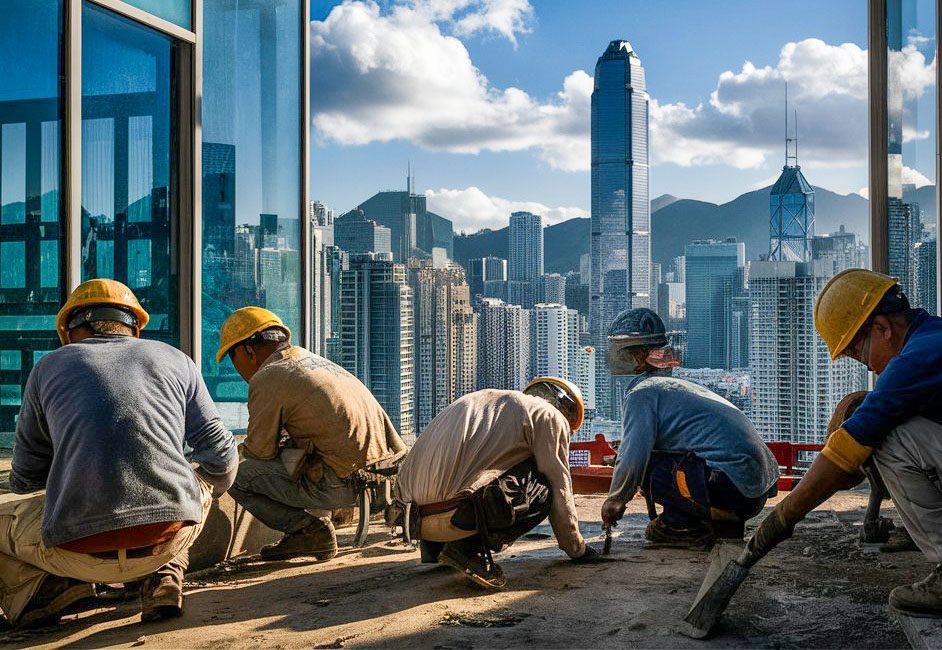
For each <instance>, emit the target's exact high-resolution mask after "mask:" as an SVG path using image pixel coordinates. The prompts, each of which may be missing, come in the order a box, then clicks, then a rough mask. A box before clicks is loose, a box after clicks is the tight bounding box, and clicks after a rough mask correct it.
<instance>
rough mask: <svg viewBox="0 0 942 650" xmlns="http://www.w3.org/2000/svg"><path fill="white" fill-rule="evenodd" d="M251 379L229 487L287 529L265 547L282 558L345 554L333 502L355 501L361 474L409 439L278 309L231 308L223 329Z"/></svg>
mask: <svg viewBox="0 0 942 650" xmlns="http://www.w3.org/2000/svg"><path fill="white" fill-rule="evenodd" d="M219 338H220V345H219V350H218V352H217V355H216V360H217V361H220V362H221V361H222V359H223V357H224V356H226V355H227V354H228V355H229V357H230V359H232V363H233V365H234V366H235V368H236V370H237V371H238V372H239V374H240V375H241V376H242V378H243V379H245V380H246V381H247V382H248V384H249V403H248V406H249V424H248V431H247V435H246V438H245V442H243V443H242V445H240V451H241V454H242V456H243V458H244V460H243V461H242V462H241V463H240V464H239V473H238V475H237V476H236V480H235V483H234V484H233V485H232V488H230V490H229V494H231V495H232V497H233V498H234V499H235V500H236V501H237V502H238V503H239V504H241V505H242V506H244V507H245V509H246V510H248V511H249V512H251V513H252V514H253V515H254V516H255V517H256V518H257V519H259V520H260V521H261V522H262V523H264V524H265V525H266V526H268V527H269V528H274V529H275V530H280V531H282V532H283V533H285V535H284V537H283V538H282V539H281V541H279V542H278V543H276V544H271V545H269V546H266V547H265V548H263V549H262V550H261V555H262V558H264V559H272V560H280V559H287V558H292V557H298V556H313V557H315V558H316V559H318V560H321V561H323V560H329V559H330V558H332V557H334V556H335V555H336V554H337V535H336V533H335V531H334V527H333V524H332V523H331V520H330V514H331V511H333V510H339V509H341V508H348V507H351V506H353V505H354V503H355V501H356V496H357V495H356V491H355V486H354V479H355V474H356V473H357V472H359V471H362V470H368V469H371V468H374V467H376V466H377V465H379V464H384V465H388V464H389V463H392V462H394V461H395V460H396V459H397V458H399V457H401V456H403V455H404V454H405V453H406V446H405V444H404V443H403V442H402V439H401V438H400V437H399V434H398V433H397V432H396V428H395V426H394V425H393V423H392V422H391V421H390V419H389V416H388V415H387V414H386V411H384V410H383V407H382V406H380V404H379V402H377V401H376V398H375V397H373V394H372V393H370V391H369V390H368V389H367V388H366V386H364V385H363V384H362V383H361V382H360V380H358V379H357V378H356V377H354V376H353V375H351V374H350V373H349V372H347V371H346V370H344V369H343V368H341V367H340V366H338V365H337V364H335V363H332V362H331V361H328V360H327V359H324V358H323V357H320V356H318V355H316V354H314V353H313V352H310V351H308V350H305V349H304V348H301V347H298V346H292V345H291V342H290V338H291V332H290V331H289V330H288V328H287V327H285V324H284V323H283V322H282V321H281V319H280V318H278V316H276V315H275V314H273V313H272V312H270V311H268V310H267V309H262V308H261V307H244V308H242V309H239V310H238V311H235V312H233V313H232V314H231V315H230V316H229V318H227V319H226V322H225V323H223V326H222V328H221V330H220V334H219Z"/></svg>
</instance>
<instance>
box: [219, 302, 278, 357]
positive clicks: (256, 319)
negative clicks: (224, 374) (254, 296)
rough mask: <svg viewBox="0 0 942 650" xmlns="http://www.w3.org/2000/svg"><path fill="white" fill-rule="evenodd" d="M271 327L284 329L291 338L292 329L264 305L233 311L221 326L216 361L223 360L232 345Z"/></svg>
mask: <svg viewBox="0 0 942 650" xmlns="http://www.w3.org/2000/svg"><path fill="white" fill-rule="evenodd" d="M270 327H278V328H280V329H282V330H284V332H285V334H287V335H288V338H291V330H289V329H288V328H287V327H285V324H284V323H283V322H281V319H280V318H278V315H277V314H275V313H274V312H270V311H268V310H267V309H265V308H264V307H243V308H242V309H237V310H236V311H234V312H232V313H231V314H229V318H227V319H226V322H224V323H223V324H222V327H221V328H219V350H217V351H216V363H221V362H222V358H223V357H224V356H226V353H227V352H228V351H229V349H230V348H231V347H232V346H234V345H236V344H238V343H240V342H241V341H244V340H246V339H248V338H251V337H252V336H254V335H255V334H258V333H259V332H262V331H264V330H267V329H268V328H270Z"/></svg>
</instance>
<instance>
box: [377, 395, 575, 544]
mask: <svg viewBox="0 0 942 650" xmlns="http://www.w3.org/2000/svg"><path fill="white" fill-rule="evenodd" d="M569 433H570V432H569V423H568V422H566V418H565V417H563V415H562V413H560V412H559V411H558V410H557V409H556V408H554V407H553V406H552V405H550V404H549V403H548V402H547V401H545V400H543V399H540V398H538V397H532V396H529V395H524V394H523V393H521V392H519V391H511V390H481V391H478V392H476V393H471V394H469V395H465V396H464V397H462V398H461V399H459V400H457V401H456V402H454V403H453V404H451V405H450V406H448V407H447V408H445V409H444V410H443V411H442V412H441V413H439V414H438V416H437V417H436V418H435V419H434V420H432V421H431V422H430V423H429V425H428V427H426V428H425V431H423V432H422V435H420V436H419V438H418V440H417V441H416V443H415V444H414V445H413V446H412V449H411V450H410V451H409V455H408V456H407V457H406V460H405V462H404V463H403V465H402V467H401V468H400V470H399V476H398V479H397V483H396V489H397V491H398V497H399V500H400V501H402V502H403V503H415V504H418V505H427V504H430V503H440V502H442V501H447V500H448V499H453V498H455V497H457V496H459V495H463V494H471V493H472V492H474V491H475V490H477V489H478V488H480V487H483V486H485V485H487V484H488V483H490V482H491V481H493V480H494V479H496V478H497V477H499V476H500V475H501V474H503V473H504V472H506V471H507V470H509V469H510V468H511V467H513V466H514V465H516V464H517V463H520V462H523V461H524V460H526V459H528V458H531V457H532V458H533V459H534V460H535V462H536V466H537V467H538V468H539V470H540V472H542V473H543V474H544V475H545V476H546V478H547V480H548V481H549V484H550V487H551V488H552V492H553V503H552V507H551V510H550V524H552V526H553V532H554V533H555V534H556V540H557V541H558V543H559V547H560V548H561V549H563V550H564V551H566V553H568V554H569V555H570V557H579V556H581V555H582V554H583V553H584V552H585V541H584V540H583V539H582V535H581V534H580V533H579V519H578V517H577V516H576V507H575V503H574V502H573V498H572V479H571V478H570V475H569Z"/></svg>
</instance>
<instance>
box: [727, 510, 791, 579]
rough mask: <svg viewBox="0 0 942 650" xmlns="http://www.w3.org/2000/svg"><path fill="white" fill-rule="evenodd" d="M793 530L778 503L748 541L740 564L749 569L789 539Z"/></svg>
mask: <svg viewBox="0 0 942 650" xmlns="http://www.w3.org/2000/svg"><path fill="white" fill-rule="evenodd" d="M794 530H795V524H789V523H787V520H786V518H785V513H784V511H783V509H782V504H781V503H779V504H778V505H777V506H775V508H774V509H773V510H772V512H770V513H769V516H768V517H766V518H765V519H764V520H763V521H762V523H761V524H759V528H758V529H757V530H756V532H755V534H754V535H753V536H752V539H750V540H749V543H748V544H747V545H746V550H745V552H744V553H743V555H742V558H741V560H744V562H740V563H741V564H743V565H744V566H746V567H751V566H752V565H753V564H755V563H756V562H758V561H759V560H761V559H762V558H764V557H765V556H766V554H767V553H768V552H769V551H771V550H772V549H773V548H775V547H776V546H778V545H779V544H780V543H781V542H784V541H785V540H786V539H788V538H789V537H791V536H792V533H793V532H794Z"/></svg>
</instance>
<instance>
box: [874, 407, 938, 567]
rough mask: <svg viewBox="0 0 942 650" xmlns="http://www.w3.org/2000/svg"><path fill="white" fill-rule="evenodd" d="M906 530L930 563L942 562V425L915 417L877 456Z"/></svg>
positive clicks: (884, 444)
mask: <svg viewBox="0 0 942 650" xmlns="http://www.w3.org/2000/svg"><path fill="white" fill-rule="evenodd" d="M873 461H874V463H875V464H876V466H877V468H878V469H879V470H880V475H881V476H882V477H883V482H884V483H886V488H887V491H889V493H890V496H891V497H892V498H893V503H895V504H896V509H897V511H898V512H899V515H900V518H901V519H902V520H903V524H904V525H905V526H906V530H907V531H909V534H910V536H911V537H912V538H913V541H914V542H916V545H917V546H918V547H919V550H921V551H922V552H923V554H924V555H925V556H926V559H928V560H929V562H932V563H935V564H938V563H939V562H942V482H940V478H939V472H940V471H942V424H939V423H938V422H933V421H932V420H929V419H927V418H924V417H914V418H912V419H911V420H908V421H906V422H904V423H903V424H901V425H899V426H898V427H896V428H895V429H893V430H892V431H891V432H890V435H889V436H887V437H886V439H885V440H884V441H883V444H882V445H880V447H879V448H878V449H877V450H876V451H875V452H874V453H873Z"/></svg>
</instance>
